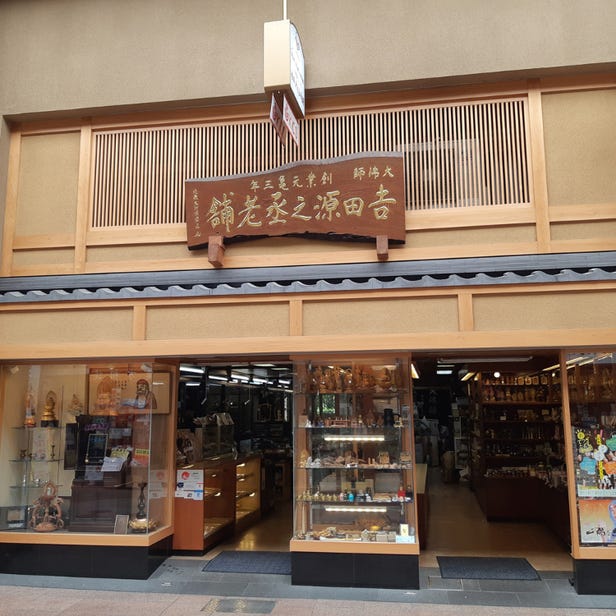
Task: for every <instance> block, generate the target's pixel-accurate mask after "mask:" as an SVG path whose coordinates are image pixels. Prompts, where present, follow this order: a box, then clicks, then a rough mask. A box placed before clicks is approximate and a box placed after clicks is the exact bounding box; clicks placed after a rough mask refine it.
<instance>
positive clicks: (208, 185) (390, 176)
mask: <svg viewBox="0 0 616 616" xmlns="http://www.w3.org/2000/svg"><path fill="white" fill-rule="evenodd" d="M185 205H186V225H187V237H188V248H189V249H191V250H194V249H197V248H203V247H205V246H207V245H208V241H209V238H210V237H212V236H220V237H222V238H224V239H225V241H226V242H227V241H231V240H240V239H251V238H257V237H271V236H281V235H293V236H304V237H317V238H321V239H322V238H326V239H336V240H372V239H374V238H376V237H377V236H386V237H387V238H388V240H389V241H391V242H393V243H404V241H405V199H404V162H403V155H402V153H401V152H372V153H367V154H358V155H352V156H345V157H342V158H336V159H326V160H317V161H304V162H298V163H294V164H291V165H286V166H284V167H279V168H278V169H273V170H271V171H267V172H263V173H257V174H249V175H248V174H247V175H234V176H225V177H215V178H207V179H190V180H186V181H185Z"/></svg>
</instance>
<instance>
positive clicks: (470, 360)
mask: <svg viewBox="0 0 616 616" xmlns="http://www.w3.org/2000/svg"><path fill="white" fill-rule="evenodd" d="M532 358H533V357H532V355H530V356H528V357H443V358H442V359H439V360H438V361H439V362H449V363H450V364H500V363H508V362H524V361H530V360H531V359H532Z"/></svg>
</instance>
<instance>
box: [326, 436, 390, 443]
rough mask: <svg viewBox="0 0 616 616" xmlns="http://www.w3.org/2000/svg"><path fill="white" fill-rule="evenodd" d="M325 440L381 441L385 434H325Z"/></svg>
mask: <svg viewBox="0 0 616 616" xmlns="http://www.w3.org/2000/svg"><path fill="white" fill-rule="evenodd" d="M323 440H325V441H332V442H341V441H357V442H358V443H382V442H383V441H384V440H385V436H384V435H382V434H380V435H375V436H366V435H361V434H360V435H348V436H332V435H329V434H328V435H327V436H325V437H323Z"/></svg>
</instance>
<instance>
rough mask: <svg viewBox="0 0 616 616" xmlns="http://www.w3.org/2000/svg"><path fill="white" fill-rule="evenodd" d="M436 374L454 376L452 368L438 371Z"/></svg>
mask: <svg viewBox="0 0 616 616" xmlns="http://www.w3.org/2000/svg"><path fill="white" fill-rule="evenodd" d="M436 374H440V375H443V376H445V375H447V374H453V370H452V369H451V368H447V369H446V370H437V371H436Z"/></svg>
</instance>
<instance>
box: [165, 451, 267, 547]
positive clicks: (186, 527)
mask: <svg viewBox="0 0 616 616" xmlns="http://www.w3.org/2000/svg"><path fill="white" fill-rule="evenodd" d="M260 462H261V460H260V457H259V456H253V457H249V458H243V459H239V460H233V459H226V460H216V461H204V462H200V463H197V464H194V465H191V466H190V467H187V468H186V469H179V470H178V486H179V484H180V483H181V480H182V473H183V472H184V471H186V473H187V477H188V473H190V476H191V477H195V473H198V474H199V477H201V481H202V485H203V495H201V494H199V493H197V494H196V495H195V493H194V492H193V491H192V490H187V491H185V493H183V492H182V490H181V489H178V490H177V493H176V494H177V495H176V498H175V530H174V535H173V549H174V550H176V551H180V552H182V551H188V552H204V551H206V550H208V549H210V548H211V547H213V546H214V545H216V544H218V543H220V542H221V541H224V540H225V539H227V538H228V537H230V536H232V535H233V533H234V532H236V531H238V530H242V529H243V528H246V527H247V526H249V525H250V524H252V523H254V522H255V521H256V520H257V519H258V518H259V516H260V510H259V507H260V496H259V495H260V472H261V471H260V468H261V465H260ZM198 483H199V481H198V480H197V481H196V483H195V485H198ZM191 487H192V486H191ZM197 492H199V490H197Z"/></svg>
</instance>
